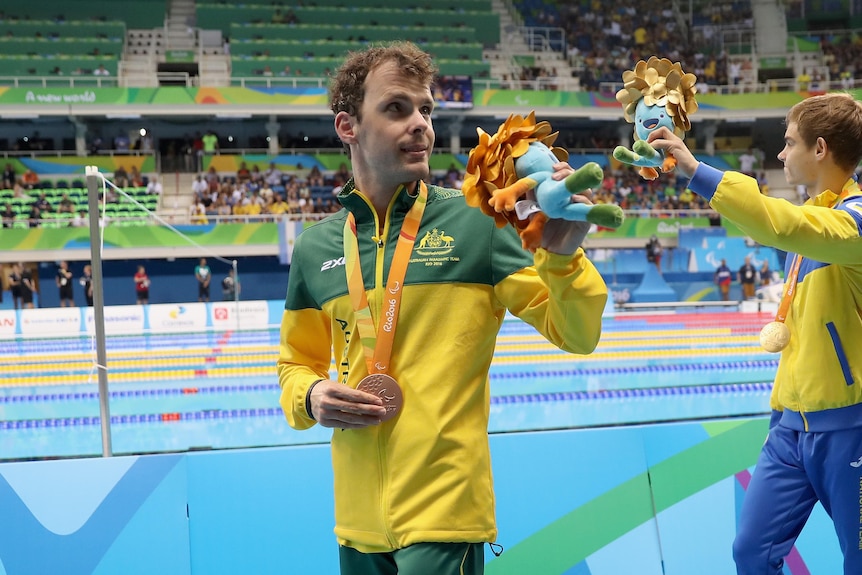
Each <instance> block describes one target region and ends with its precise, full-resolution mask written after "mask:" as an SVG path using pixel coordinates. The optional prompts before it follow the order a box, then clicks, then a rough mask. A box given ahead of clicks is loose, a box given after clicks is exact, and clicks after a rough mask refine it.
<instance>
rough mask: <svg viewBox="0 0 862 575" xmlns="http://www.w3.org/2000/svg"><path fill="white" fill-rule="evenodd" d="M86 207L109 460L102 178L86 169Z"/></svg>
mask: <svg viewBox="0 0 862 575" xmlns="http://www.w3.org/2000/svg"><path fill="white" fill-rule="evenodd" d="M86 175H87V206H88V209H89V211H90V258H91V261H92V267H93V314H94V316H93V320H94V327H95V329H96V364H97V365H96V369H97V370H98V374H99V419H100V421H101V424H102V457H111V455H113V453H112V450H111V410H110V407H109V405H108V400H109V397H110V396H109V395H108V359H107V357H108V354H107V353H106V351H105V292H104V284H103V282H102V242H101V241H100V238H101V237H102V236H101V233H102V230H101V227H100V224H99V189H100V188H101V187H102V186H101V181H102V176H101V174H100V173H99V168H98V167H96V166H87V168H86Z"/></svg>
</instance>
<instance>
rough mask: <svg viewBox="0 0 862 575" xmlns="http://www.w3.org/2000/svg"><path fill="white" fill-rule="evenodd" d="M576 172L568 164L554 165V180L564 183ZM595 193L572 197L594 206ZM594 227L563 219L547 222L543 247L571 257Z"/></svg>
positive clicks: (543, 235) (586, 223) (585, 192)
mask: <svg viewBox="0 0 862 575" xmlns="http://www.w3.org/2000/svg"><path fill="white" fill-rule="evenodd" d="M574 172H575V170H574V168H572V166H570V165H569V163H568V162H557V163H556V164H554V173H553V175H552V176H551V177H552V178H553V179H554V180H557V181H562V180H565V179H566V178H567V177H569V176H570V175H572V174H573V173H574ZM592 198H593V191H592V190H589V189H588V190H585V191H583V192H581V193H580V194H574V195H572V201H573V202H581V203H585V204H592V203H593V201H592ZM591 226H592V224H591V223H589V222H581V221H570V220H562V219H551V220H548V221H547V222H545V229H544V231H543V232H542V247H543V248H545V249H546V250H548V251H549V252H551V253H555V254H561V255H571V254H573V253H575V252H576V251H577V250H578V248H579V247H580V246H581V244H582V243H583V241H584V238H586V237H587V233H588V232H589V231H590V227H591Z"/></svg>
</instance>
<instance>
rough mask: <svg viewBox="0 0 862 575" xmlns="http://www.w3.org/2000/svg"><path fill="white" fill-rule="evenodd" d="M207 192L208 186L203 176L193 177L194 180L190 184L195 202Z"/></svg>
mask: <svg viewBox="0 0 862 575" xmlns="http://www.w3.org/2000/svg"><path fill="white" fill-rule="evenodd" d="M208 190H209V185H207V183H206V182H205V181H204V178H203V176H202V175H200V174H198V175H197V176H195V180H194V181H193V182H192V195H193V196H194V198H195V200H200V199H201V198H202V197H203V195H204V192H206V191H208Z"/></svg>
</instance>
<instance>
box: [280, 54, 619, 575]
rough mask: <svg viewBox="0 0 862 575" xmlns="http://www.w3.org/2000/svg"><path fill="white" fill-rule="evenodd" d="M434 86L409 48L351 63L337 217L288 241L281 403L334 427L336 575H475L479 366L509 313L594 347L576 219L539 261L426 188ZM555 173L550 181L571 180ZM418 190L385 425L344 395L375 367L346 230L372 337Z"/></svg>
mask: <svg viewBox="0 0 862 575" xmlns="http://www.w3.org/2000/svg"><path fill="white" fill-rule="evenodd" d="M432 79H433V65H432V64H431V60H430V58H429V57H428V56H427V54H425V53H424V52H422V51H421V50H419V49H418V48H416V47H415V46H413V45H412V44H408V43H400V44H397V45H395V46H393V47H385V48H369V49H367V50H365V51H363V52H361V53H358V54H355V55H354V56H353V57H352V58H348V60H347V61H346V63H345V64H344V67H343V69H342V71H340V72H339V74H338V75H337V76H336V78H335V80H334V82H333V86H332V88H331V91H332V94H331V100H332V102H333V110H334V111H335V113H336V116H335V127H336V132H337V133H338V136H339V138H340V139H341V141H342V142H343V143H344V144H345V145H346V146H347V147H348V150H349V152H350V156H351V160H352V167H353V176H354V177H353V179H351V180H350V181H349V182H348V183H347V184H346V185H345V186H344V189H343V190H342V191H341V193H340V194H339V196H338V199H339V201H340V202H341V203H342V205H343V206H344V209H342V210H341V211H340V212H338V213H336V214H334V215H332V216H330V217H328V218H327V219H325V220H323V221H321V222H319V223H317V224H315V225H312V226H310V227H309V228H308V229H306V230H305V231H304V232H303V233H302V234H301V235H299V236H298V238H297V240H296V243H295V246H294V251H293V257H292V263H291V268H290V274H289V280H288V290H287V300H286V304H285V311H284V316H283V320H282V331H281V334H282V335H281V346H280V356H279V360H278V375H279V382H280V385H281V387H282V394H281V405H282V407H283V409H284V413H285V415H286V418H287V421H288V422H289V424H290V425H291V426H293V427H294V428H296V429H307V428H309V427H311V426H313V425H315V423H319V424H321V425H324V426H327V427H332V428H333V434H332V439H331V449H332V464H333V471H334V487H335V534H336V537H337V540H338V543H339V557H340V562H341V572H342V573H343V574H345V575H347V574H354V573H355V574H362V575H375V574H384V573H385V574H395V573H399V574H402V575H420V574H423V573H465V574H474V575H475V574H479V573H482V572H483V568H484V552H483V549H482V547H483V545H484V544H485V543H489V542H493V541H494V540H495V538H496V535H497V531H496V523H495V516H494V492H493V480H492V475H491V461H490V453H489V444H488V433H487V425H488V417H489V411H490V390H489V368H490V364H491V360H492V358H493V355H494V348H495V340H496V336H497V333H498V330H499V329H500V326H501V324H502V322H503V319H504V317H505V315H506V311H507V310H508V311H510V312H511V313H512V314H514V315H516V316H518V317H519V318H521V319H523V320H524V321H526V322H527V323H529V324H531V325H533V326H534V327H535V328H536V329H537V330H538V331H539V332H541V333H542V334H543V335H544V336H545V337H547V338H548V339H549V340H550V341H551V342H553V343H554V344H556V345H557V346H559V347H560V348H562V349H564V350H567V351H570V352H574V353H582V354H586V353H590V352H591V351H592V350H593V349H594V348H595V346H596V345H597V343H598V340H599V336H600V332H601V315H602V310H603V308H604V306H605V302H606V301H607V287H606V285H605V283H604V281H603V280H602V278H601V276H600V275H599V273H598V272H597V270H596V268H595V267H594V266H593V265H592V263H591V262H590V261H589V260H588V259H587V257H586V255H585V253H584V251H583V250H582V249H581V248H580V247H579V245H580V242H581V241H582V240H583V237H584V235H585V234H586V232H587V230H588V225H587V224H584V223H583V222H561V221H557V220H551V221H549V222H548V224H547V225H546V229H545V235H544V238H545V240H544V241H543V247H540V248H538V249H537V250H536V253H535V254H534V255H533V254H531V253H529V252H527V251H525V250H524V249H523V248H522V247H521V241H520V239H519V237H518V235H517V233H516V232H515V230H514V229H513V228H512V227H506V228H498V227H496V226H495V223H494V220H493V218H490V217H488V216H486V215H484V214H483V213H482V212H481V211H480V210H478V209H475V208H471V207H468V206H467V205H466V203H465V200H464V197H463V195H462V193H461V191H460V190H453V189H446V188H441V187H437V186H432V185H428V186H425V184H424V183H422V181H421V180H423V179H424V178H427V177H428V175H429V168H428V159H429V154H430V152H431V148H432V146H433V143H434V131H433V128H432V124H431V111H432V109H433V104H434V102H433V99H432V96H431V91H430V83H431V81H432ZM556 169H557V174H556V175H555V178H560V179H562V177H564V176H566V175H568V174H569V173H571V171H572V170H571V168H570V167H568V165H565V166H561V165H557V166H556ZM423 188H424V190H423ZM425 190H427V202H426V206H425V209H424V214H423V215H422V217H421V225H420V227H419V229H418V232H417V233H416V234H415V236H414V238H413V240H414V245H413V249H412V252H411V254H410V259H409V265H408V266H407V269H406V275H405V277H404V280H403V289H401V295H402V299H401V304H400V311H399V312H398V314H397V318H396V319H397V322H396V323H395V326H394V341H393V344H392V354H391V360H390V361H389V363H388V365H387V373H388V375H390V376H392V377H393V378H394V379H395V380H396V381H397V383H398V385H399V386H400V387H401V390H402V393H403V406H402V407H401V409H400V412H399V413H398V414H397V415H396V416H395V417H393V418H391V419H388V420H385V421H382V420H383V419H384V415H385V414H386V411H385V408H384V407H383V405H382V402H381V400H380V399H379V398H378V397H377V396H376V395H373V394H369V393H364V392H362V391H359V390H357V389H355V388H356V386H357V384H358V383H359V382H360V380H362V379H363V378H364V377H366V376H367V375H368V373H369V370H368V369H367V365H366V355H365V354H366V350H365V349H364V346H363V341H362V338H361V337H360V334H359V330H358V329H357V313H356V311H355V306H354V302H353V301H352V299H351V294H350V291H351V290H350V287H349V282H348V280H347V271H348V269H349V268H350V262H349V261H347V260H348V259H349V258H348V257H347V246H346V245H345V244H346V243H348V242H347V241H346V240H345V238H347V233H348V230H347V229H346V228H345V222H346V220H347V219H348V217H352V218H354V219H355V236H356V241H357V243H358V252H359V253H358V256H359V257H358V260H359V262H360V263H361V277H362V283H363V284H364V287H363V288H362V289H363V291H364V293H365V295H366V296H367V300H368V308H369V309H370V310H371V317H372V319H373V322H374V326H375V327H376V326H378V325H379V322H381V321H384V322H388V321H390V319H389V318H390V315H389V310H390V300H391V296H390V293H389V289H388V285H387V283H386V282H387V278H389V276H390V274H391V273H394V272H392V268H393V267H394V266H393V265H392V262H393V259H394V258H395V255H394V252H395V247H396V244H397V243H398V239H399V236H401V235H403V234H404V231H403V230H404V228H403V227H402V226H403V225H406V224H405V220H407V219H408V213H409V212H410V210H411V209H412V208H413V207H414V204H416V203H417V202H419V201H420V200H421V198H422V195H423V193H424V192H425ZM576 199H577V201H589V200H588V195H587V196H583V195H579V196H576ZM422 201H424V200H422ZM351 215H352V216H351ZM547 226H550V229H548V227H547ZM396 287H397V286H396ZM396 291H397V290H396ZM333 352H334V358H335V370H336V372H337V374H336V375H335V377H334V378H333V379H330V366H331V362H332V358H333Z"/></svg>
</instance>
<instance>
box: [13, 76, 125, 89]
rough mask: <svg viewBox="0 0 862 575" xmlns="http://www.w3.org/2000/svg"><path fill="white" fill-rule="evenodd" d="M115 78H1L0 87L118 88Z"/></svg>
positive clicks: (117, 81)
mask: <svg viewBox="0 0 862 575" xmlns="http://www.w3.org/2000/svg"><path fill="white" fill-rule="evenodd" d="M118 85H119V79H118V78H116V77H114V76H0V86H7V87H9V88H34V87H38V88H116V87H117V86H118Z"/></svg>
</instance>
